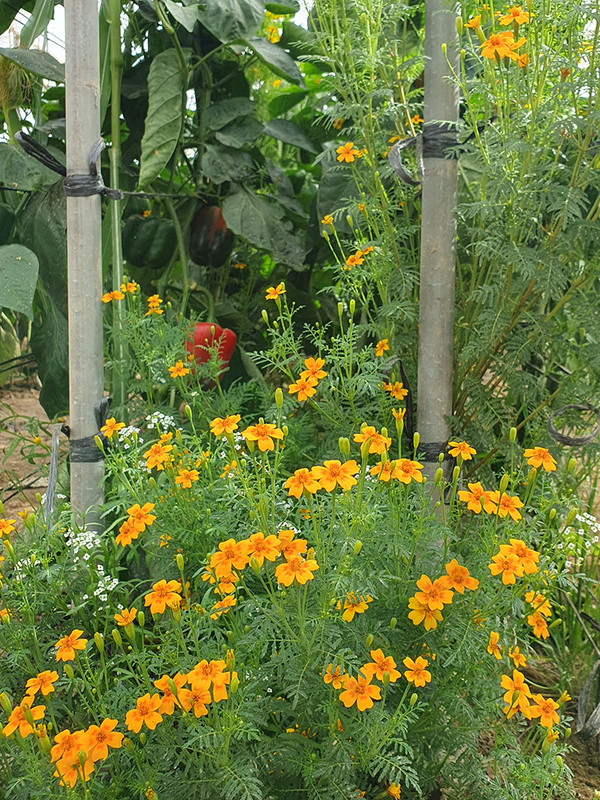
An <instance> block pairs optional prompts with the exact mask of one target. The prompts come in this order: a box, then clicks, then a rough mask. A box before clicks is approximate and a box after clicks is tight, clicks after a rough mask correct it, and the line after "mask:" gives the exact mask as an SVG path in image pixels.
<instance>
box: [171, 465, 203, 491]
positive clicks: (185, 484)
mask: <svg viewBox="0 0 600 800" xmlns="http://www.w3.org/2000/svg"><path fill="white" fill-rule="evenodd" d="M197 480H198V470H197V469H180V470H179V471H178V473H177V477H176V478H175V483H176V484H177V486H181V488H182V489H191V487H192V483H195V482H196V481H197Z"/></svg>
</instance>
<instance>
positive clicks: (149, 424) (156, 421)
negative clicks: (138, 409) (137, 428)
mask: <svg viewBox="0 0 600 800" xmlns="http://www.w3.org/2000/svg"><path fill="white" fill-rule="evenodd" d="M157 425H158V426H159V427H161V428H165V429H166V428H174V427H175V420H174V419H173V417H170V416H169V415H168V414H163V413H162V412H161V411H153V412H152V414H148V416H147V417H146V428H147V429H148V430H149V431H152V430H154V429H155V428H156V426H157Z"/></svg>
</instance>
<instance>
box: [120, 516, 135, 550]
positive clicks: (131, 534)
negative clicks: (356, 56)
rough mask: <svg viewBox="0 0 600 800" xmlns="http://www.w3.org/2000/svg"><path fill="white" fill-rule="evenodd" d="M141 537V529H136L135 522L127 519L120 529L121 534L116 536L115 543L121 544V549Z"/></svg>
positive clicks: (129, 518)
mask: <svg viewBox="0 0 600 800" xmlns="http://www.w3.org/2000/svg"><path fill="white" fill-rule="evenodd" d="M139 535H140V529H139V528H138V527H136V524H135V520H133V519H131V517H127V519H126V520H125V522H124V523H123V524H122V525H121V527H120V528H119V533H118V534H117V536H115V542H116V543H117V544H120V545H121V547H125V545H128V544H131V542H132V541H133V540H134V539H137V538H138V536H139Z"/></svg>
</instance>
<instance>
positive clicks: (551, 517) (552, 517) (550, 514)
mask: <svg viewBox="0 0 600 800" xmlns="http://www.w3.org/2000/svg"><path fill="white" fill-rule="evenodd" d="M555 516H556V509H555V508H551V509H550V511H549V512H548V519H550V520H553V519H554V517H555Z"/></svg>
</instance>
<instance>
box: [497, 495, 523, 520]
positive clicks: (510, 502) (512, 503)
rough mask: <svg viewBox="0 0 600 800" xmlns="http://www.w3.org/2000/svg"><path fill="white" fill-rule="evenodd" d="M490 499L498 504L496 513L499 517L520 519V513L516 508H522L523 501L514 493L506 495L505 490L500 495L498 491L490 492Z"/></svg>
mask: <svg viewBox="0 0 600 800" xmlns="http://www.w3.org/2000/svg"><path fill="white" fill-rule="evenodd" d="M492 500H493V502H494V503H497V504H498V510H497V511H496V513H497V514H498V516H499V517H500V519H504V517H508V516H510V518H511V519H514V521H515V522H518V520H520V519H521V514H519V512H518V510H517V509H519V508H523V503H522V502H521V500H520V499H519V498H518V497H517V496H516V495H508V494H506V492H502V497H500V492H492Z"/></svg>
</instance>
